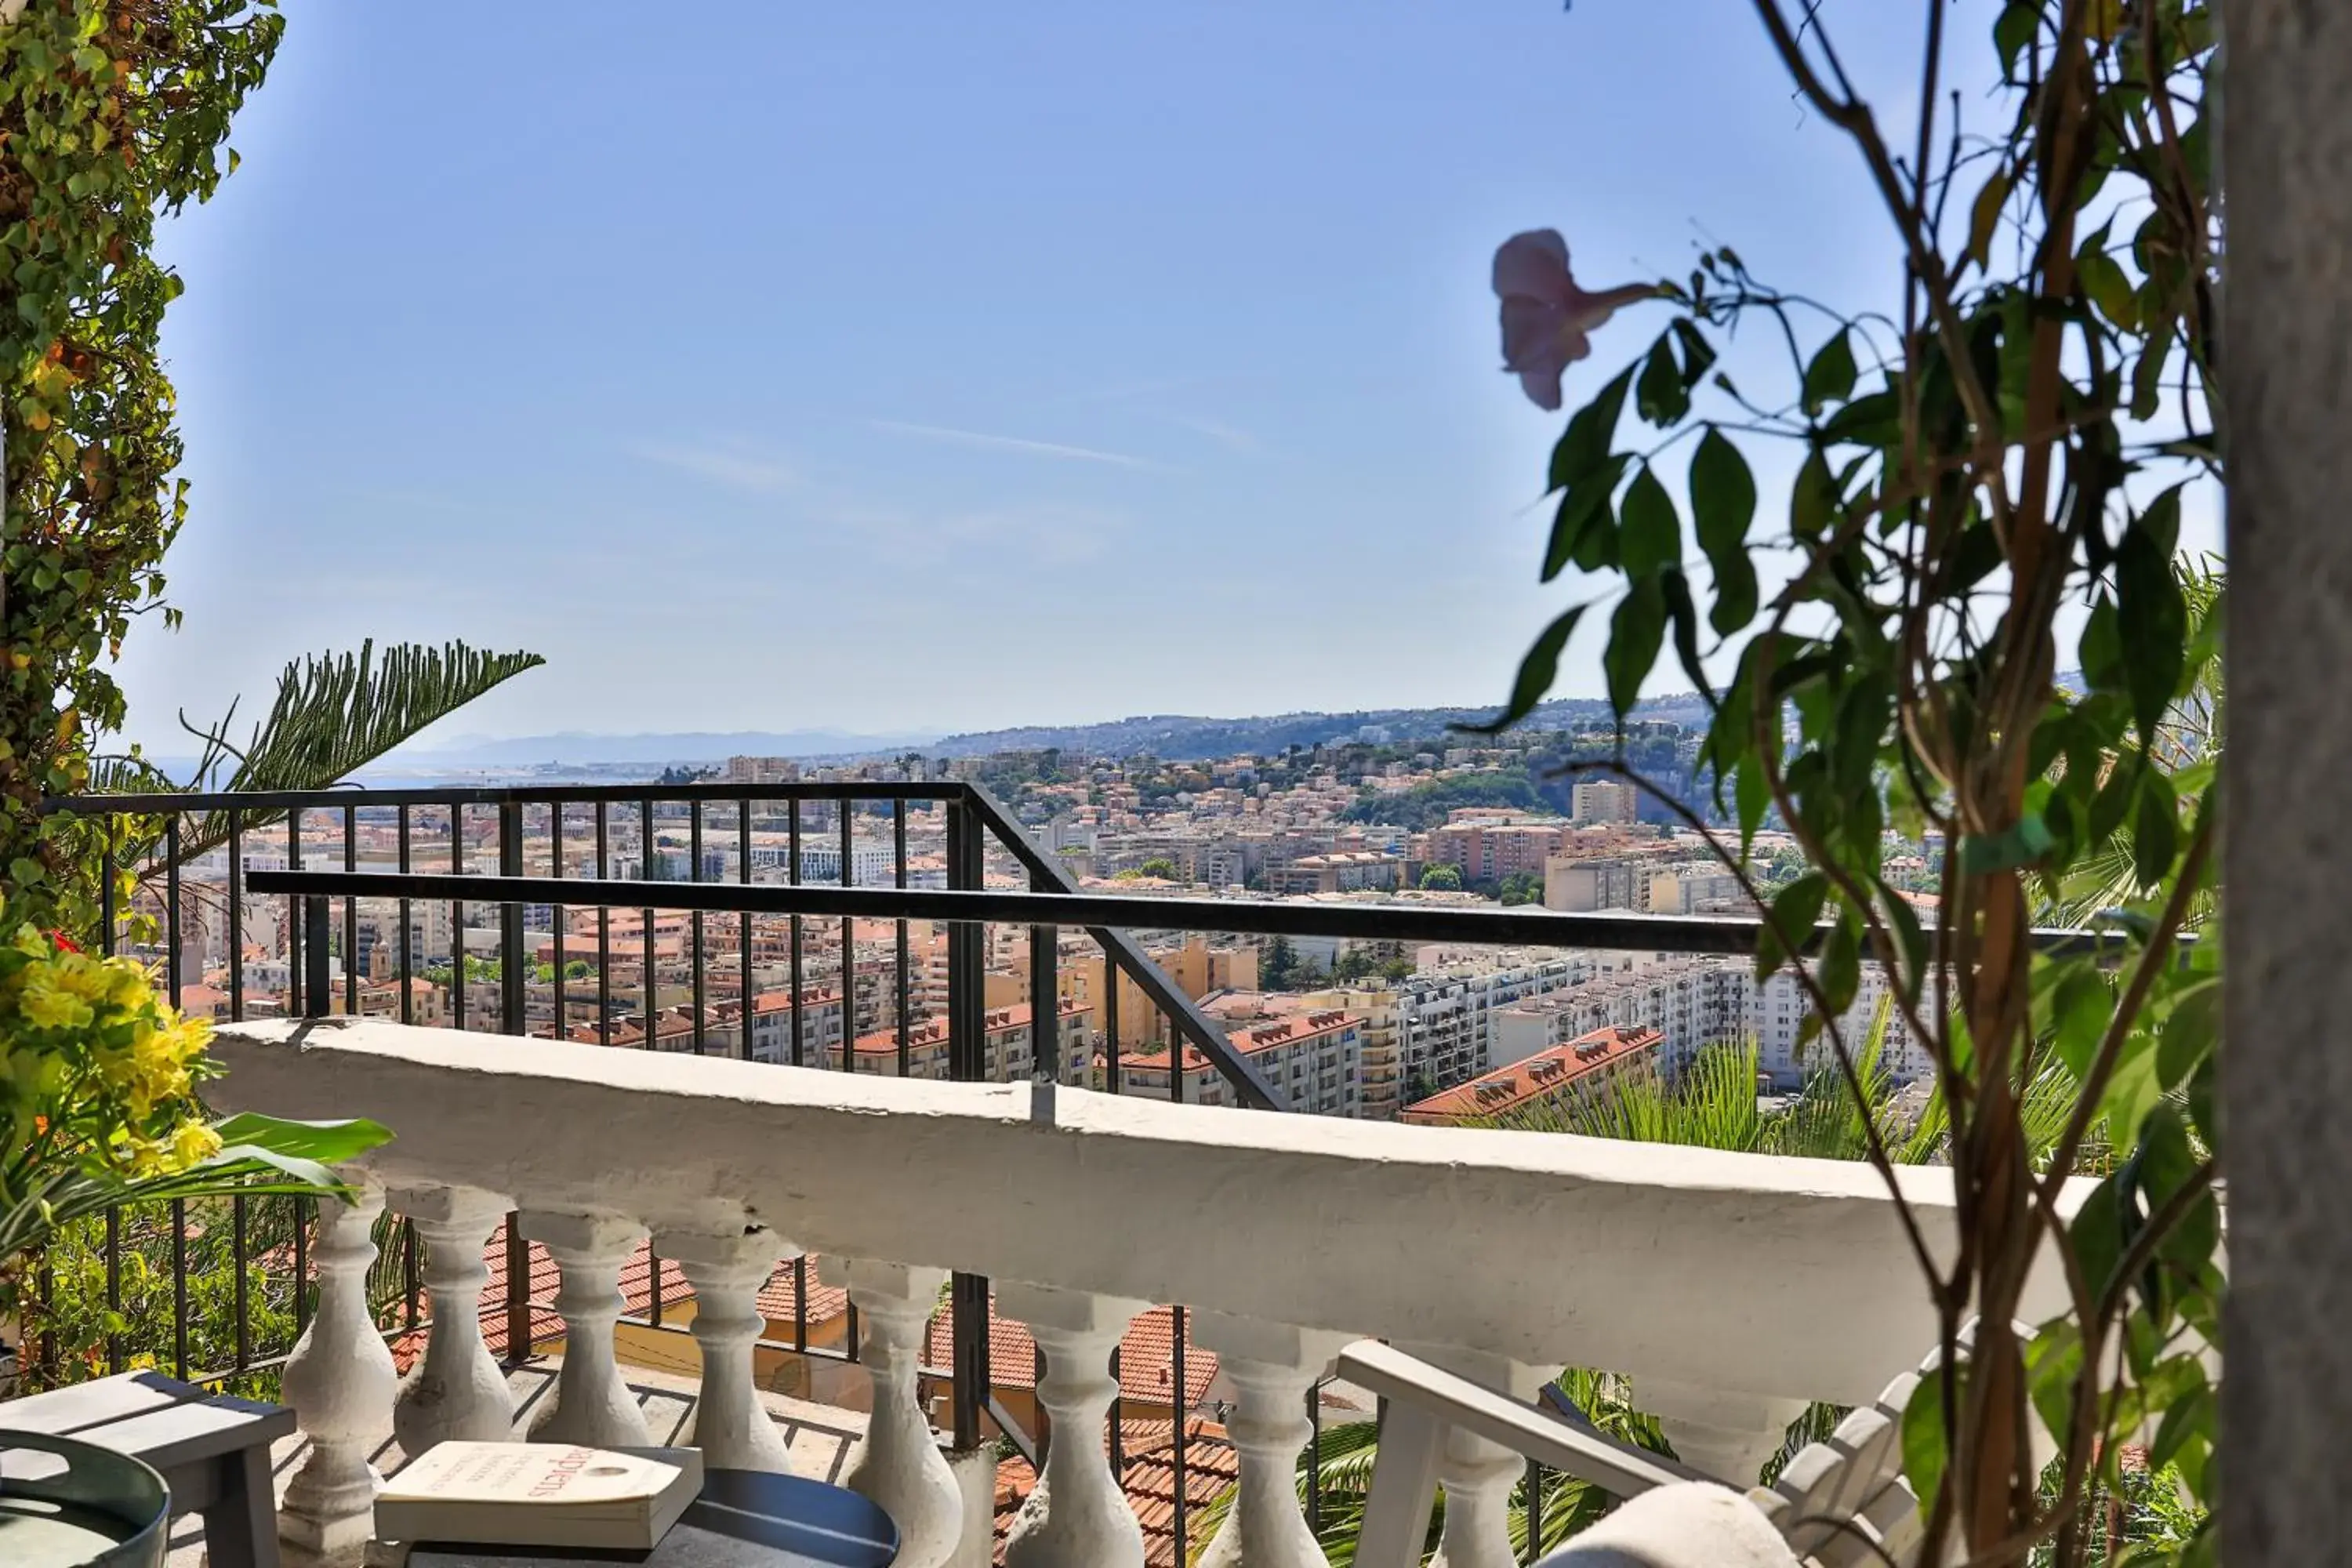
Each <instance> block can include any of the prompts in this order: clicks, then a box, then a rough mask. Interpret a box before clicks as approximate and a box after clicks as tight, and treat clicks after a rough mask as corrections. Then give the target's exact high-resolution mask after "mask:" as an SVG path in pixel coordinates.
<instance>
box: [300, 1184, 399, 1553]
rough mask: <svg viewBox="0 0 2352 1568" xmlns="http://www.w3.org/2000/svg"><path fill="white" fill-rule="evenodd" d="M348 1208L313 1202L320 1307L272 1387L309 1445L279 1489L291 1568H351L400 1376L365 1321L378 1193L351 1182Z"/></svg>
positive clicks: (366, 1526) (369, 1522) (363, 1545)
mask: <svg viewBox="0 0 2352 1568" xmlns="http://www.w3.org/2000/svg"><path fill="white" fill-rule="evenodd" d="M351 1182H352V1201H351V1202H349V1203H342V1202H340V1201H338V1200H336V1199H334V1198H321V1199H320V1200H319V1223H318V1228H317V1233H316V1234H317V1237H318V1239H317V1240H316V1242H315V1243H314V1244H313V1246H312V1248H311V1256H312V1257H313V1258H316V1259H317V1260H318V1269H319V1304H318V1310H316V1311H315V1312H313V1313H312V1314H311V1318H310V1326H309V1327H308V1328H306V1329H304V1330H303V1331H302V1338H301V1340H300V1342H299V1343H297V1344H296V1345H295V1347H294V1353H293V1354H292V1355H291V1356H289V1357H288V1358H287V1362H286V1370H285V1375H284V1378H283V1381H282V1383H281V1384H280V1386H281V1388H282V1389H283V1397H284V1398H285V1401H286V1403H287V1404H288V1405H291V1406H293V1408H294V1420H295V1424H296V1425H297V1426H299V1427H300V1428H301V1431H302V1435H303V1436H305V1437H306V1438H308V1439H309V1440H310V1452H309V1453H308V1455H306V1456H305V1457H304V1458H303V1461H302V1468H300V1469H299V1470H297V1471H295V1472H294V1476H293V1479H291V1480H290V1481H289V1482H288V1483H287V1487H286V1500H285V1503H284V1505H283V1506H282V1507H281V1508H280V1509H279V1510H278V1539H279V1541H280V1542H283V1544H284V1547H285V1553H284V1555H285V1559H286V1561H287V1562H288V1563H289V1564H295V1565H298V1568H330V1565H334V1568H341V1565H345V1564H353V1563H358V1562H359V1561H360V1560H361V1559H362V1557H363V1556H364V1555H365V1553H366V1552H367V1544H368V1539H369V1537H370V1536H371V1535H372V1534H373V1533H374V1524H375V1493H376V1488H377V1487H378V1486H379V1485H381V1484H382V1478H381V1477H379V1476H378V1475H377V1474H376V1473H375V1467H373V1465H371V1464H369V1463H368V1455H369V1453H370V1452H372V1451H373V1449H374V1448H375V1447H376V1446H377V1445H378V1444H380V1443H382V1442H383V1438H384V1435H385V1434H386V1433H387V1432H389V1431H390V1430H391V1429H392V1402H393V1399H394V1396H395V1395H396V1394H398V1392H399V1388H400V1374H399V1373H398V1372H397V1371H395V1370H394V1366H393V1364H392V1352H391V1351H389V1350H388V1349H386V1348H385V1347H384V1342H383V1335H381V1334H379V1333H378V1332H377V1331H376V1327H375V1321H374V1320H373V1318H371V1317H370V1316H369V1314H368V1301H367V1275H368V1267H369V1265H371V1264H373V1262H374V1261H375V1243H374V1241H373V1239H372V1238H371V1237H370V1235H369V1231H370V1228H371V1227H372V1226H373V1225H374V1223H375V1216H376V1215H379V1214H381V1213H382V1212H383V1189H382V1188H381V1187H379V1186H377V1185H376V1184H374V1183H373V1181H371V1180H369V1179H368V1178H366V1177H363V1176H362V1177H352V1178H351Z"/></svg>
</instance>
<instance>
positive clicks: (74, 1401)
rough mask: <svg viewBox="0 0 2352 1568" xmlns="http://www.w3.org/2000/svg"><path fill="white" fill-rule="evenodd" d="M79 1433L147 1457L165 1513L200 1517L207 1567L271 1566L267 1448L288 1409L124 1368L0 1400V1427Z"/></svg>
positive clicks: (287, 1429)
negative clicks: (158, 1476) (167, 1491)
mask: <svg viewBox="0 0 2352 1568" xmlns="http://www.w3.org/2000/svg"><path fill="white" fill-rule="evenodd" d="M11 1426H13V1427H15V1428H16V1429H17V1430H18V1431H21V1432H46V1433H47V1434H49V1435H50V1436H58V1437H79V1439H81V1440H82V1441H83V1442H85V1443H95V1444H97V1445H99V1446H100V1447H106V1448H111V1449H113V1450H114V1451H115V1452H117V1453H119V1454H129V1455H131V1456H132V1457H134V1458H141V1459H144V1460H145V1461H146V1462H147V1463H149V1464H150V1465H152V1466H154V1467H155V1468H156V1469H157V1470H159V1471H161V1472H162V1473H163V1479H164V1482H165V1483H166V1484H167V1485H169V1486H170V1487H171V1489H172V1515H173V1518H175V1519H176V1518H178V1517H179V1516H180V1515H182V1514H186V1513H200V1514H202V1515H204V1519H205V1552H206V1553H207V1554H208V1555H209V1556H210V1558H211V1562H212V1568H278V1509H277V1495H276V1492H275V1490H274V1489H273V1488H272V1486H271V1483H270V1469H269V1446H270V1445H271V1444H272V1443H274V1442H276V1441H277V1440H278V1438H280V1437H283V1436H289V1434H291V1433H292V1432H293V1430H294V1412H292V1411H291V1410H288V1409H285V1408H283V1407H281V1406H279V1405H257V1404H256V1403H254V1402H253V1401H252V1400H249V1399H235V1398H231V1397H230V1396H229V1395H227V1394H207V1393H205V1391H204V1390H203V1389H201V1388H195V1387H193V1386H191V1385H189V1384H184V1383H175V1382H173V1380H172V1379H171V1378H168V1377H165V1376H163V1374H162V1373H153V1372H126V1373H122V1374H121V1376H119V1377H107V1378H100V1379H99V1380H98V1381H97V1382H95V1383H82V1384H74V1385H73V1386H72V1387H70V1388H59V1389H55V1390H52V1391H51V1392H49V1393H47V1394H31V1395H28V1396H26V1398H23V1399H11V1400H7V1401H5V1402H0V1428H6V1427H11Z"/></svg>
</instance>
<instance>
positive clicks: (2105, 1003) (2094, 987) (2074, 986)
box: [2050, 963, 2116, 1083]
mask: <svg viewBox="0 0 2352 1568" xmlns="http://www.w3.org/2000/svg"><path fill="white" fill-rule="evenodd" d="M2115 1005H2116V994H2115V991H2114V989H2113V988H2112V987H2111V986H2109V985H2108V984H2107V983H2106V981H2105V979H2104V978H2103V977H2102V976H2101V975H2100V973H2099V972H2098V970H2097V969H2096V968H2095V967H2094V966H2092V965H2091V964H2089V963H2081V964H2077V965H2075V966H2074V967H2073V968H2071V969H2069V970H2068V971H2067V972H2066V974H2065V976H2064V978H2063V979H2061V980H2060V981H2059V982H2058V992H2057V995H2056V996H2055V997H2054V998H2053V1001H2052V1003H2051V1009H2050V1010H2051V1014H2052V1017H2051V1026H2052V1027H2053V1029H2054V1030H2055V1031H2056V1035H2055V1038H2054V1041H2053V1044H2054V1046H2055V1048H2056V1050H2057V1053H2058V1059H2059V1060H2061V1061H2063V1062H2064V1063H2065V1064H2066V1070H2067V1071H2069V1072H2071V1073H2073V1074H2074V1081H2075V1082H2076V1083H2081V1082H2082V1081H2083V1080H2084V1079H2087V1078H2088V1077H2090V1074H2091V1058H2093V1057H2094V1056H2095V1055H2096V1054H2097V1052H2098V1048H2099V1041H2100V1039H2101V1038H2102V1037H2105V1034H2106V1032H2107V1020H2108V1018H2109V1017H2110V1016H2113V1014H2114V1012H2115Z"/></svg>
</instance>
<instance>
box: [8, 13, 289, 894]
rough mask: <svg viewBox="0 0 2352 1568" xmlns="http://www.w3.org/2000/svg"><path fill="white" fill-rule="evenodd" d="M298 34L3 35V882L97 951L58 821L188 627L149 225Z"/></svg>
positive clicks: (98, 18)
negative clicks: (163, 645) (146, 644)
mask: <svg viewBox="0 0 2352 1568" xmlns="http://www.w3.org/2000/svg"><path fill="white" fill-rule="evenodd" d="M11 9H12V10H15V9H16V8H14V7H12V8H11ZM282 27H283V22H282V19H281V18H280V17H279V16H278V15H277V13H276V11H275V9H274V6H273V5H272V4H271V0H34V3H33V4H29V5H25V6H23V7H22V8H21V11H20V12H18V14H16V15H15V16H13V17H12V18H11V19H9V20H7V21H5V23H0V654H5V664H0V879H5V884H6V887H7V888H8V889H9V893H10V898H11V901H12V904H13V905H14V907H15V908H16V910H18V912H19V913H21V914H26V915H30V916H31V917H32V918H33V919H34V920H35V921H37V923H40V924H43V925H63V926H65V927H67V928H68V929H71V930H76V931H90V930H94V929H95V926H96V906H97V900H98V887H97V882H96V879H95V872H96V868H97V867H98V864H99V861H98V858H97V857H96V856H94V855H92V854H89V852H88V851H89V845H90V843H91V841H92V839H93V837H94V834H93V831H92V829H90V827H89V826H88V825H86V824H80V823H76V822H73V821H70V820H68V819H63V818H58V817H52V816H45V815H44V814H43V811H42V805H41V803H42V801H43V799H44V797H46V796H48V795H63V794H69V793H71V792H73V791H75V790H78V789H80V788H82V787H83V786H84V784H86V783H87V781H88V779H89V768H90V763H89V756H90V746H91V738H92V736H93V734H94V733H97V732H100V731H108V730H113V729H118V728H120V726H121V719H122V706H123V704H122V692H121V689H120V688H119V687H118V686H117V685H116V683H115V681H114V679H113V677H112V675H111V674H110V672H109V668H108V667H109V665H110V663H111V662H112V660H113V659H114V658H116V657H118V656H119V655H120V653H121V646H122V640H123V638H124V637H126V636H127V635H128V634H129V632H130V629H131V623H132V622H133V621H134V620H135V619H136V618H137V617H138V616H142V615H147V614H156V613H160V614H161V615H162V616H163V618H164V619H165V620H166V621H167V622H168V621H170V620H173V619H174V618H175V616H176V612H173V611H172V610H169V609H167V608H165V607H163V587H164V581H163V572H162V570H161V567H162V563H163V552H164V550H165V548H166V547H167V546H168V545H169V544H170V543H171V542H172V540H173V536H174V535H176V534H177V533H178V531H179V530H180V526H181V524H182V523H183V521H184V520H185V518H186V515H187V481H186V480H184V479H176V478H174V477H173V476H174V471H175V470H176V469H177V468H178V467H179V464H180V455H181V454H180V438H179V433H178V431H177V429H176V428H175V427H174V425H173V392H172V385H171V383H170V381H169V380H168V379H167V378H166V377H165V375H164V374H163V363H162V360H161V357H160V354H159V352H158V338H159V334H160V332H161V331H162V327H163V311H164V309H165V307H166V306H167V305H169V304H170V302H171V301H172V300H173V298H174V297H175V296H177V294H178V293H179V291H180V280H179V279H178V278H177V277H175V276H174V275H173V274H172V273H171V272H169V271H167V270H166V269H165V268H163V266H161V265H160V264H159V263H158V262H157V261H156V260H155V258H154V255H153V241H154V226H155V218H156V216H157V214H159V213H166V212H175V211H177V210H178V209H179V208H180V207H182V206H183V205H185V204H186V203H187V202H189V201H191V200H194V201H202V200H204V199H205V198H207V197H209V196H210V195H212V194H213V192H214V191H215V189H216V188H217V187H218V185H219V183H220V181H221V178H222V176H223V175H224V174H226V172H227V169H228V168H229V167H231V166H233V165H234V163H235V154H234V153H230V154H228V155H227V157H226V159H224V158H223V157H222V155H221V154H222V148H223V143H224V141H225V139H226V135H227V132H228V125H229V120H230V117H231V115H232V114H234V112H235V111H236V109H237V107H238V106H239V105H240V104H241V103H242V102H243V101H244V99H245V96H246V94H247V93H248V92H250V91H251V90H253V89H255V88H256V87H257V86H258V85H259V84H260V82H261V79H262V77H263V75H264V73H265V72H266V71H267V70H268V66H269V61H270V58H271V57H272V55H273V54H275V52H276V50H277V47H278V38H279V36H280V33H281V31H282Z"/></svg>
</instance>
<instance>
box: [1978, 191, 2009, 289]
mask: <svg viewBox="0 0 2352 1568" xmlns="http://www.w3.org/2000/svg"><path fill="white" fill-rule="evenodd" d="M2009 192H2010V179H2009V171H2008V170H2007V169H2006V168H2002V169H2000V170H1998V171H1996V172H1995V173H1994V174H1993V176H1992V178H1991V179H1990V180H1987V181H1986V182H1985V183H1984V185H1983V187H1982V188H1981V189H1980V190H1979V191H1978V192H1977V199H1976V201H1975V203H1974V204H1973V205H1970V207H1969V259H1970V260H1972V261H1974V262H1975V263H1976V264H1977V265H1978V266H1979V268H1990V267H1991V265H1992V240H1993V236H1994V234H1995V233H1996V232H1998V231H1999V229H2000V211H2001V208H2002V207H2003V206H2004V205H2007V203H2008V201H2009Z"/></svg>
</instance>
